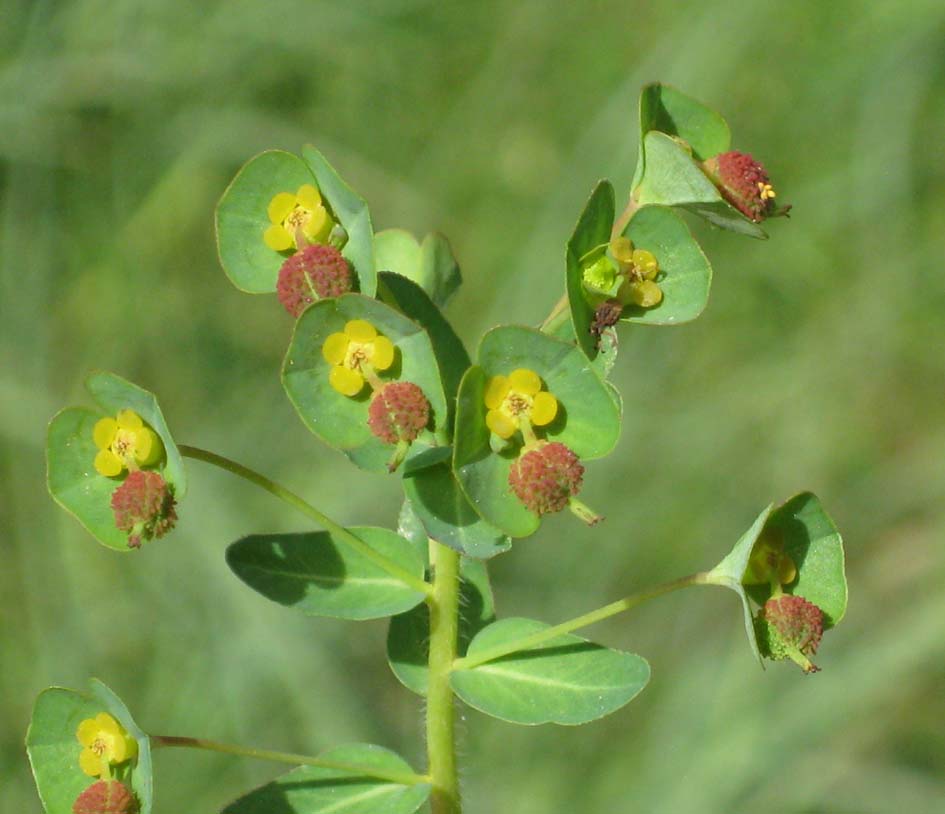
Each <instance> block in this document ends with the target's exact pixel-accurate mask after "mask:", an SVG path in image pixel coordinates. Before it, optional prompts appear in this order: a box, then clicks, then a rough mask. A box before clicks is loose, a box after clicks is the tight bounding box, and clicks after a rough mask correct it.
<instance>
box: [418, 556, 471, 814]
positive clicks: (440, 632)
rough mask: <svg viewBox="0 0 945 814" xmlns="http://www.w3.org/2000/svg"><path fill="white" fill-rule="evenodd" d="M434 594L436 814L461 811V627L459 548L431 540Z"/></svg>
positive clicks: (431, 731)
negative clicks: (457, 682)
mask: <svg viewBox="0 0 945 814" xmlns="http://www.w3.org/2000/svg"><path fill="white" fill-rule="evenodd" d="M430 555H431V557H430V563H431V566H432V567H433V596H432V598H431V599H429V600H428V605H429V608H430V657H429V682H428V686H427V760H428V767H427V768H428V771H429V772H430V777H431V778H432V783H433V791H432V792H431V794H430V809H431V812H432V814H460V812H461V811H462V807H461V805H460V801H459V776H458V774H457V771H456V733H455V709H454V704H453V688H452V687H451V686H450V671H451V669H452V666H453V663H454V661H455V659H456V639H457V634H458V630H459V553H458V552H456V551H454V550H453V549H452V548H449V547H448V546H445V545H442V544H441V543H433V542H431V547H430Z"/></svg>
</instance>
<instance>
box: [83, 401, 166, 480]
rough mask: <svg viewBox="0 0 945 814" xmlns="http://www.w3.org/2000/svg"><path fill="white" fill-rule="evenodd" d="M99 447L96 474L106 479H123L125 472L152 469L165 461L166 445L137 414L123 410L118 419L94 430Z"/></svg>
mask: <svg viewBox="0 0 945 814" xmlns="http://www.w3.org/2000/svg"><path fill="white" fill-rule="evenodd" d="M92 438H93V439H94V440H95V446H97V447H98V454H97V455H96V456H95V471H96V472H98V473H99V474H100V475H104V476H105V477H106V478H113V477H115V476H116V475H120V474H121V473H122V472H123V471H124V470H125V469H132V470H133V469H138V468H139V467H142V466H152V465H153V464H156V463H157V462H158V461H159V460H161V456H162V455H163V454H164V444H162V443H161V439H160V438H158V435H157V433H156V432H155V431H154V430H152V429H151V428H150V427H148V426H147V425H146V424H145V423H144V422H143V421H142V420H141V416H139V415H138V414H137V413H136V412H135V411H134V410H119V411H118V415H117V416H115V418H112V417H111V416H108V417H106V418H101V419H99V420H98V421H97V422H96V423H95V427H93V428H92Z"/></svg>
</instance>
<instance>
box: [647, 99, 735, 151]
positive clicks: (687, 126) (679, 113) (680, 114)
mask: <svg viewBox="0 0 945 814" xmlns="http://www.w3.org/2000/svg"><path fill="white" fill-rule="evenodd" d="M650 130H659V131H661V132H663V133H666V134H667V135H669V136H676V137H678V138H681V139H682V140H683V141H685V142H686V143H687V144H688V145H689V146H690V147H691V148H692V153H693V155H694V156H695V157H696V159H698V160H699V161H705V160H706V159H707V158H711V157H712V156H714V155H718V154H719V153H724V152H725V151H726V150H728V148H729V145H730V144H731V141H732V136H731V133H730V132H729V129H728V124H727V123H726V121H725V119H723V118H722V116H721V115H719V114H718V113H716V112H715V111H714V110H712V109H711V108H709V107H706V106H705V105H704V104H702V103H701V102H697V101H696V100H695V99H693V98H692V97H691V96H687V95H686V94H685V93H683V92H682V91H678V90H676V88H674V87H672V86H671V85H663V84H660V83H659V82H654V83H652V84H650V85H647V86H646V87H644V88H643V91H642V92H641V94H640V138H641V139H642V138H643V137H644V136H645V135H646V134H647V133H648V132H649V131H650Z"/></svg>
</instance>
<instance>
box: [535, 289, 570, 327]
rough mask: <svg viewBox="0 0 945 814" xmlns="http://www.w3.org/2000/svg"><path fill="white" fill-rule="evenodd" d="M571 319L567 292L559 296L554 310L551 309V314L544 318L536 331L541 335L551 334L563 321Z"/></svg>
mask: <svg viewBox="0 0 945 814" xmlns="http://www.w3.org/2000/svg"><path fill="white" fill-rule="evenodd" d="M570 318H571V312H570V310H569V309H568V295H567V292H565V293H564V294H562V295H561V299H560V300H558V301H557V302H556V303H555V306H554V308H552V309H551V313H550V314H548V316H546V317H545V321H544V322H542V323H541V325H540V326H539V328H538V330H540V331H541V332H542V333H546V334H553V333H554V332H555V331H556V330H557V329H558V328H559V327H560V326H561V325H562V324H563V323H564V321H565V320H567V319H570Z"/></svg>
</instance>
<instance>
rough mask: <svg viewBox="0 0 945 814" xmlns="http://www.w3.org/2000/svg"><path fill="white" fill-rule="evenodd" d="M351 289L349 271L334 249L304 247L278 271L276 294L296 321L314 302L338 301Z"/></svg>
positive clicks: (318, 246) (319, 245)
mask: <svg viewBox="0 0 945 814" xmlns="http://www.w3.org/2000/svg"><path fill="white" fill-rule="evenodd" d="M351 289H352V284H351V267H350V266H349V265H348V261H347V260H345V259H344V257H342V255H341V252H340V251H338V249H336V248H335V247H334V246H327V245H323V244H316V245H312V246H306V247H305V248H304V249H302V250H301V251H299V252H296V253H295V254H293V255H292V256H291V257H289V258H287V259H286V261H285V262H284V263H283V264H282V267H281V268H280V269H279V279H278V281H277V283H276V294H277V295H278V296H279V302H281V303H282V306H283V308H285V310H286V311H288V312H289V314H290V315H291V316H293V317H295V318H296V319H297V318H298V317H299V316H301V314H302V312H303V311H304V310H305V309H306V308H307V307H308V306H309V305H311V304H312V303H313V302H315V300H320V299H325V298H327V297H340V296H341V295H342V294H347V293H348V292H349V291H351Z"/></svg>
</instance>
